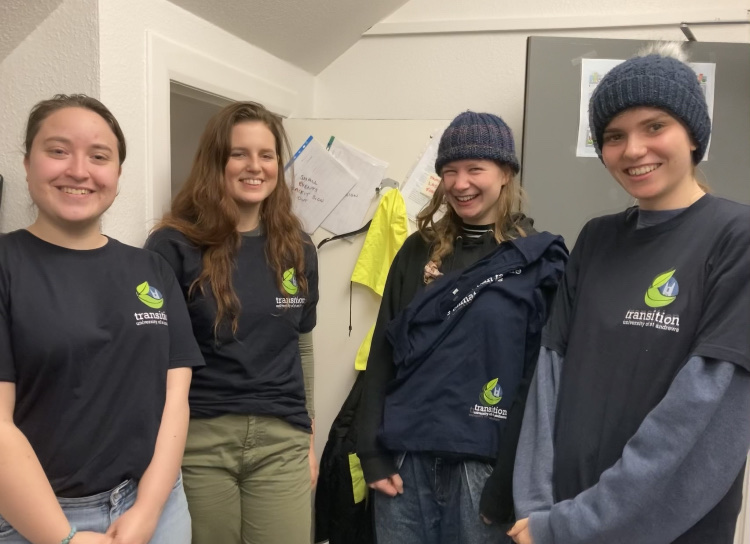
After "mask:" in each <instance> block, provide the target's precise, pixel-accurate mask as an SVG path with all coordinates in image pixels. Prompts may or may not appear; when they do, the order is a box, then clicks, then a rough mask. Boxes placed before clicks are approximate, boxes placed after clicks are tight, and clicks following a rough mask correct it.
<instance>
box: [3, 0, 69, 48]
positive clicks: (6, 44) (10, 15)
mask: <svg viewBox="0 0 750 544" xmlns="http://www.w3.org/2000/svg"><path fill="white" fill-rule="evenodd" d="M62 3H63V0H32V1H30V0H0V62H2V61H3V60H5V57H7V56H8V55H10V53H11V51H13V50H14V49H15V48H16V47H17V46H18V44H20V43H21V42H22V41H23V40H24V38H25V37H26V36H28V35H29V34H31V32H32V31H33V30H34V29H35V28H36V27H38V26H39V25H40V24H41V22H42V21H44V20H45V19H46V18H47V16H48V15H49V14H50V13H52V12H53V11H55V9H56V8H57V6H59V5H60V4H62Z"/></svg>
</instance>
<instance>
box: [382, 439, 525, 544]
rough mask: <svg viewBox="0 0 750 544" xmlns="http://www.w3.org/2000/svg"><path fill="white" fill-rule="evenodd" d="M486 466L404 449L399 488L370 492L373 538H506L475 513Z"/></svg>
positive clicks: (410, 542)
mask: <svg viewBox="0 0 750 544" xmlns="http://www.w3.org/2000/svg"><path fill="white" fill-rule="evenodd" d="M491 472H492V467H491V466H490V465H487V464H486V463H481V462H479V461H472V460H466V461H455V460H450V461H449V460H445V459H442V458H440V457H435V456H433V455H429V454H421V453H407V454H406V455H405V456H403V460H402V462H401V466H400V467H399V475H400V476H401V479H402V480H403V482H404V493H403V494H402V495H397V496H395V497H388V496H387V495H383V494H382V493H377V492H374V493H373V494H372V495H374V499H373V500H374V508H375V535H376V537H377V542H378V544H490V543H492V544H498V543H501V544H506V543H510V542H511V540H510V538H509V537H508V536H507V535H506V534H505V532H504V531H502V529H500V528H499V527H497V526H496V525H485V523H484V522H483V521H482V520H481V518H480V517H479V499H480V497H481V496H482V489H483V488H484V483H485V482H486V481H487V478H488V477H489V475H490V473H491Z"/></svg>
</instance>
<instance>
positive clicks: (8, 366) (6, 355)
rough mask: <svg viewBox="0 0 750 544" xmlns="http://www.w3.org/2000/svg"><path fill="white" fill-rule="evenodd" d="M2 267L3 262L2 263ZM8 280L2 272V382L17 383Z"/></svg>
mask: <svg viewBox="0 0 750 544" xmlns="http://www.w3.org/2000/svg"><path fill="white" fill-rule="evenodd" d="M0 267H2V261H0ZM8 289H9V286H8V278H7V277H6V274H5V271H3V270H0V381H2V382H15V381H16V367H15V361H14V360H13V346H12V345H11V341H10V316H9V309H10V308H9V305H10V296H9V293H8Z"/></svg>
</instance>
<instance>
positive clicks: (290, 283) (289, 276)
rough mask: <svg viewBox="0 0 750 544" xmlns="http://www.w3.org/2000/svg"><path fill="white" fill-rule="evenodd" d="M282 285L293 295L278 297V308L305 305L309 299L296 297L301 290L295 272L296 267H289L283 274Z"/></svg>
mask: <svg viewBox="0 0 750 544" xmlns="http://www.w3.org/2000/svg"><path fill="white" fill-rule="evenodd" d="M281 286H282V287H283V288H284V291H286V292H287V294H289V295H291V296H288V297H276V307H277V308H301V307H302V306H304V305H305V301H306V300H307V299H306V298H305V297H295V296H294V295H296V294H297V291H299V286H298V285H297V274H295V272H294V268H287V269H286V270H284V273H283V274H282V276H281Z"/></svg>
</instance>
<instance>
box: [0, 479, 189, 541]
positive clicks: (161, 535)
mask: <svg viewBox="0 0 750 544" xmlns="http://www.w3.org/2000/svg"><path fill="white" fill-rule="evenodd" d="M137 494H138V487H137V484H136V482H135V481H134V480H128V481H126V482H123V483H121V484H120V485H118V486H117V487H115V488H114V489H112V490H111V491H105V492H104V493H99V494H97V495H92V496H90V497H80V498H75V499H66V498H58V499H57V500H58V501H59V502H60V506H61V507H62V509H63V512H64V513H65V516H66V517H67V518H68V521H69V522H70V524H71V525H75V526H76V528H77V529H78V530H79V531H95V532H97V533H104V532H106V531H107V529H108V528H109V526H110V525H111V524H112V522H113V521H115V520H116V519H117V518H119V517H120V516H121V515H123V514H124V513H125V512H127V511H128V509H129V508H130V507H131V506H133V503H135V498H136V496H137ZM190 538H191V537H190V514H189V513H188V508H187V500H186V499H185V490H184V489H183V488H182V476H180V477H179V478H178V479H177V483H175V485H174V488H172V492H171V493H170V495H169V498H168V499H167V502H166V504H165V505H164V510H163V511H162V514H161V518H159V524H158V525H157V526H156V531H154V536H153V537H151V540H150V541H149V544H190ZM0 543H2V544H29V541H28V540H26V539H25V538H24V537H22V536H21V535H20V534H19V533H18V532H17V531H16V530H15V529H14V528H13V527H11V526H10V524H9V523H8V522H7V521H5V519H3V518H2V517H0Z"/></svg>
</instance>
